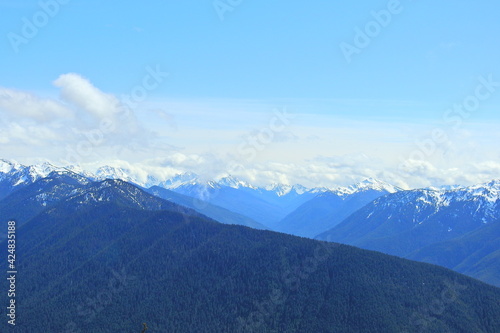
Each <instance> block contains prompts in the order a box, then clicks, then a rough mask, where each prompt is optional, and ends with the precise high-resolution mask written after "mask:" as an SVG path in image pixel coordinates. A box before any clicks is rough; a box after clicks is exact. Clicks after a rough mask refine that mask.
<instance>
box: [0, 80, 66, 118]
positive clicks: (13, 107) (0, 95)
mask: <svg viewBox="0 0 500 333" xmlns="http://www.w3.org/2000/svg"><path fill="white" fill-rule="evenodd" d="M0 112H2V113H5V114H7V115H9V116H13V117H15V118H19V117H23V118H29V119H32V120H35V121H37V122H49V121H52V120H55V119H60V118H71V117H73V116H74V112H73V111H72V110H71V109H69V108H67V107H65V106H63V105H62V104H61V103H59V102H57V101H55V100H52V99H45V98H40V97H38V96H36V95H34V94H30V93H28V92H24V91H17V90H13V89H6V88H1V87H0Z"/></svg>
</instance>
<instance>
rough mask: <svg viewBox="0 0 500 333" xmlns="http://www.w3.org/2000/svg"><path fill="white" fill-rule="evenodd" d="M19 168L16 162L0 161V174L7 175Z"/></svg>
mask: <svg viewBox="0 0 500 333" xmlns="http://www.w3.org/2000/svg"><path fill="white" fill-rule="evenodd" d="M20 166H21V165H20V164H19V163H17V162H13V161H8V160H4V159H0V173H9V172H11V171H12V170H13V169H19V167H20Z"/></svg>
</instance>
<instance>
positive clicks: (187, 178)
mask: <svg viewBox="0 0 500 333" xmlns="http://www.w3.org/2000/svg"><path fill="white" fill-rule="evenodd" d="M198 181H199V180H198V175H196V174H194V173H191V172H185V173H182V174H178V175H176V176H174V177H172V178H169V179H167V180H165V181H163V182H160V183H159V184H158V186H160V187H163V188H166V189H169V190H171V189H175V188H178V187H181V186H183V185H194V184H196V183H197V182H198Z"/></svg>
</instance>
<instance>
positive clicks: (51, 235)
mask: <svg viewBox="0 0 500 333" xmlns="http://www.w3.org/2000/svg"><path fill="white" fill-rule="evenodd" d="M116 193H118V192H116ZM116 202H126V200H125V201H124V199H123V198H122V199H120V198H119V197H116V198H115V201H109V202H108V201H97V202H95V201H88V202H86V203H82V202H81V198H74V199H73V200H70V201H67V202H63V203H61V204H59V205H57V206H55V207H53V208H51V209H48V210H47V211H45V212H43V213H41V214H40V215H38V216H37V217H35V218H34V219H32V220H30V221H29V222H28V223H27V224H26V225H25V227H23V228H20V230H19V231H18V237H17V239H18V249H17V258H18V259H17V260H18V271H19V273H18V278H17V280H18V281H17V290H18V294H17V301H18V304H19V306H18V308H17V313H18V318H17V325H16V328H15V331H16V332H43V333H45V332H93V333H99V332H134V331H140V329H141V323H143V322H147V323H148V326H149V327H150V329H149V330H148V333H149V332H175V333H182V332H208V333H210V332H214V333H215V332H217V333H220V332H228V333H233V332H276V333H277V332H300V333H302V332H398V333H399V332H421V329H422V328H423V327H426V328H427V329H428V330H427V331H428V332H447V331H449V332H491V333H493V332H498V331H500V289H497V288H495V287H491V286H488V285H485V284H483V283H481V282H478V281H476V280H473V279H471V278H468V277H465V276H462V275H459V274H457V273H454V272H452V271H450V270H447V269H443V268H439V267H436V266H432V265H428V264H422V263H416V262H412V261H407V260H404V259H399V258H396V257H391V256H387V255H384V254H381V253H376V252H371V251H366V250H361V249H357V248H354V247H350V246H344V245H337V244H332V243H323V242H318V241H314V240H308V239H302V238H298V237H294V236H289V235H285V234H278V233H274V232H269V231H259V230H253V229H249V228H246V227H241V226H228V225H223V224H219V223H216V222H213V221H209V220H206V219H205V218H203V217H201V216H192V215H190V214H189V212H186V213H181V212H176V211H155V212H153V211H146V210H138V209H131V208H127V207H126V206H124V205H121V204H117V203H116ZM5 246H6V244H5V243H3V245H1V244H0V247H3V248H5ZM5 265H6V260H2V261H1V265H0V269H2V270H3V271H6V270H7V269H6V266H5ZM2 285H3V287H2V288H3V289H5V290H6V288H7V285H6V282H4V283H3V284H2ZM6 297H7V296H6V293H1V294H0V301H1V302H2V304H6V302H7V299H6ZM1 325H3V328H2V329H1V330H2V332H8V331H9V328H7V324H6V323H5V321H3V322H2V324H1Z"/></svg>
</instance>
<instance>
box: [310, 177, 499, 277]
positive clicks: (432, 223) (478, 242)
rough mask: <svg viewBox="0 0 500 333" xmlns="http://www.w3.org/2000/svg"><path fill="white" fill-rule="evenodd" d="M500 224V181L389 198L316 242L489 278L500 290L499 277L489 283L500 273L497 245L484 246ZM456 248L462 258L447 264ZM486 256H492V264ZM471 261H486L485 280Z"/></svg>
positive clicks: (483, 274)
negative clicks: (450, 251)
mask: <svg viewBox="0 0 500 333" xmlns="http://www.w3.org/2000/svg"><path fill="white" fill-rule="evenodd" d="M499 221H500V181H499V180H493V181H491V182H488V183H484V184H479V185H474V186H469V187H459V188H454V189H451V190H446V189H441V190H434V189H419V190H410V191H400V192H396V193H393V194H388V195H385V196H382V197H380V198H377V199H375V200H374V201H372V202H370V203H369V204H367V205H366V206H364V207H363V208H361V209H359V210H357V211H356V212H354V213H353V214H352V215H350V216H349V217H347V218H346V219H344V220H343V221H342V222H341V223H339V224H338V225H336V226H335V227H333V228H332V229H330V230H329V231H326V232H324V233H321V234H320V235H318V236H317V237H316V238H317V239H321V240H328V241H332V242H340V243H344V244H350V245H354V246H358V247H361V248H364V249H370V250H375V251H380V252H383V253H387V254H392V255H397V256H400V257H410V258H414V259H418V260H423V261H427V262H432V263H436V264H445V265H446V266H447V267H450V268H453V269H457V270H459V271H461V272H464V273H467V274H470V275H471V276H474V277H478V278H479V277H486V279H484V281H486V282H489V283H497V285H498V283H499V280H498V279H497V278H494V279H490V278H491V277H493V276H494V275H496V274H500V268H499V266H500V256H498V255H497V254H494V252H495V251H496V250H497V249H498V243H497V244H496V248H488V249H486V248H484V244H486V243H488V244H494V242H491V241H490V240H489V239H490V238H491V236H495V235H491V232H498V228H493V227H489V226H490V225H492V224H497V223H499ZM483 229H484V231H483ZM488 230H489V232H486V231H488ZM464 244H467V246H464ZM451 248H455V249H460V251H461V252H462V253H461V254H458V253H457V254H453V258H452V257H450V258H449V260H446V259H445V258H443V251H444V249H451ZM478 249H482V250H481V253H482V254H480V253H479V252H476V251H479V250H478ZM483 256H484V258H483ZM486 256H489V259H488V260H487V261H486ZM472 257H474V258H476V261H477V262H479V261H482V262H483V266H482V267H481V275H479V272H478V273H477V274H476V273H475V271H474V269H473V267H472V266H473V265H474V264H475V262H474V261H468V260H467V259H468V258H469V259H470V258H472ZM483 259H484V261H483ZM486 263H487V265H486ZM486 266H488V267H486ZM495 272H496V273H495Z"/></svg>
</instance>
